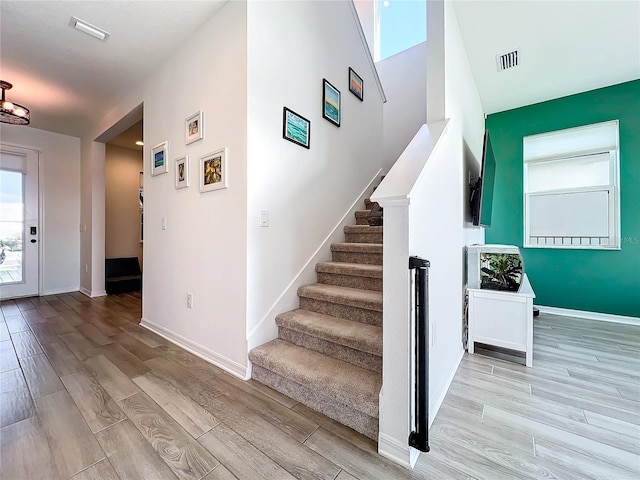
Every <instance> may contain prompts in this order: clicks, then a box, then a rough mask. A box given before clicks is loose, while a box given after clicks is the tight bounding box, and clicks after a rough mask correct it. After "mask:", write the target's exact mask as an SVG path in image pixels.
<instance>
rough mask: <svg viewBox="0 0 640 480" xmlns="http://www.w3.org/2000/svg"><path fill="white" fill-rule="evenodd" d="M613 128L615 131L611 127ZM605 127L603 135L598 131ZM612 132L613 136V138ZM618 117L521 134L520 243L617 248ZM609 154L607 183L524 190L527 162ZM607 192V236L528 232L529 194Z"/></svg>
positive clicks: (536, 246) (549, 246)
mask: <svg viewBox="0 0 640 480" xmlns="http://www.w3.org/2000/svg"><path fill="white" fill-rule="evenodd" d="M614 130H615V135H613V131H614ZM603 131H608V132H609V133H608V134H606V135H602V134H601V132H603ZM614 136H615V138H614ZM619 145H620V143H619V124H618V120H613V121H610V122H602V123H598V124H592V125H586V126H582V127H575V128H569V129H565V130H558V131H554V132H547V133H543V134H539V135H532V136H529V137H524V138H523V183H522V185H523V197H524V198H523V209H524V211H523V233H524V238H523V247H524V248H552V249H579V250H620V244H621V237H620V188H619V185H620V147H619ZM603 153H608V154H609V182H610V183H609V184H607V185H593V186H587V187H576V188H566V189H555V190H552V189H549V190H538V191H527V188H528V165H533V164H539V163H541V162H556V161H563V160H570V159H571V160H574V159H575V158H577V157H586V156H589V155H593V154H603ZM596 192H606V193H607V195H608V198H609V202H608V236H607V237H584V236H562V235H556V236H545V237H536V240H535V243H534V241H533V238H532V237H531V235H530V222H531V216H530V209H531V199H532V197H535V196H539V197H543V196H551V195H559V194H564V195H567V194H568V195H571V194H585V193H586V194H588V193H596Z"/></svg>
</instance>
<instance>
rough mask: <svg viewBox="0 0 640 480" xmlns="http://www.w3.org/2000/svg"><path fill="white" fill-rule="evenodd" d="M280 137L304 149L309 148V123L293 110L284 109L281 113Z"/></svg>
mask: <svg viewBox="0 0 640 480" xmlns="http://www.w3.org/2000/svg"><path fill="white" fill-rule="evenodd" d="M282 137H283V138H284V139H285V140H289V141H290V142H293V143H296V144H298V145H301V146H303V147H304V148H309V140H310V137H311V122H310V121H309V120H307V119H306V118H304V117H301V116H300V115H298V114H297V113H296V112H294V111H293V110H289V109H288V108H287V107H284V109H283V111H282Z"/></svg>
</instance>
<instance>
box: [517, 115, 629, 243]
mask: <svg viewBox="0 0 640 480" xmlns="http://www.w3.org/2000/svg"><path fill="white" fill-rule="evenodd" d="M523 151H524V155H523V157H524V176H523V178H524V210H525V215H524V246H525V247H528V248H577V249H619V248H620V194H619V189H618V186H619V177H620V173H619V171H620V169H619V141H618V121H617V120H614V121H611V122H604V123H598V124H594V125H587V126H584V127H577V128H570V129H566V130H558V131H555V132H548V133H543V134H540V135H533V136H529V137H525V138H524V141H523Z"/></svg>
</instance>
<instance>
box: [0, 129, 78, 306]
mask: <svg viewBox="0 0 640 480" xmlns="http://www.w3.org/2000/svg"><path fill="white" fill-rule="evenodd" d="M1 128H2V130H1V139H2V142H3V143H5V144H11V145H17V146H21V147H27V148H32V149H35V150H38V151H39V152H40V192H41V194H42V202H41V204H42V206H43V211H41V212H40V224H41V232H40V240H41V242H42V249H43V250H42V254H43V255H44V258H43V259H42V260H43V271H42V272H41V275H42V277H43V278H42V285H43V291H41V292H40V293H41V294H42V295H48V294H55V293H61V292H72V291H77V290H78V288H79V285H80V258H79V255H78V251H79V250H80V232H79V223H80V139H79V138H76V137H70V136H67V135H60V134H57V133H52V132H47V131H44V130H38V129H35V128H31V127H20V126H15V125H7V124H3V125H2V127H1Z"/></svg>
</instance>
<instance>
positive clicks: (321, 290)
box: [298, 283, 382, 312]
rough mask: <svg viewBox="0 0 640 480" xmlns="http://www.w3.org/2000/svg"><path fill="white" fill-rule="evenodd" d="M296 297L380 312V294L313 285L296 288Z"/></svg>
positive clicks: (371, 291)
mask: <svg viewBox="0 0 640 480" xmlns="http://www.w3.org/2000/svg"><path fill="white" fill-rule="evenodd" d="M298 296H299V297H306V298H311V299H314V300H322V301H325V302H331V303H335V304H339V305H348V306H351V307H357V308H362V309H365V310H373V311H376V312H382V292H376V291H373V290H361V289H359V288H349V287H340V286H337V285H325V284H322V283H313V284H311V285H304V286H302V287H300V288H298Z"/></svg>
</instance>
